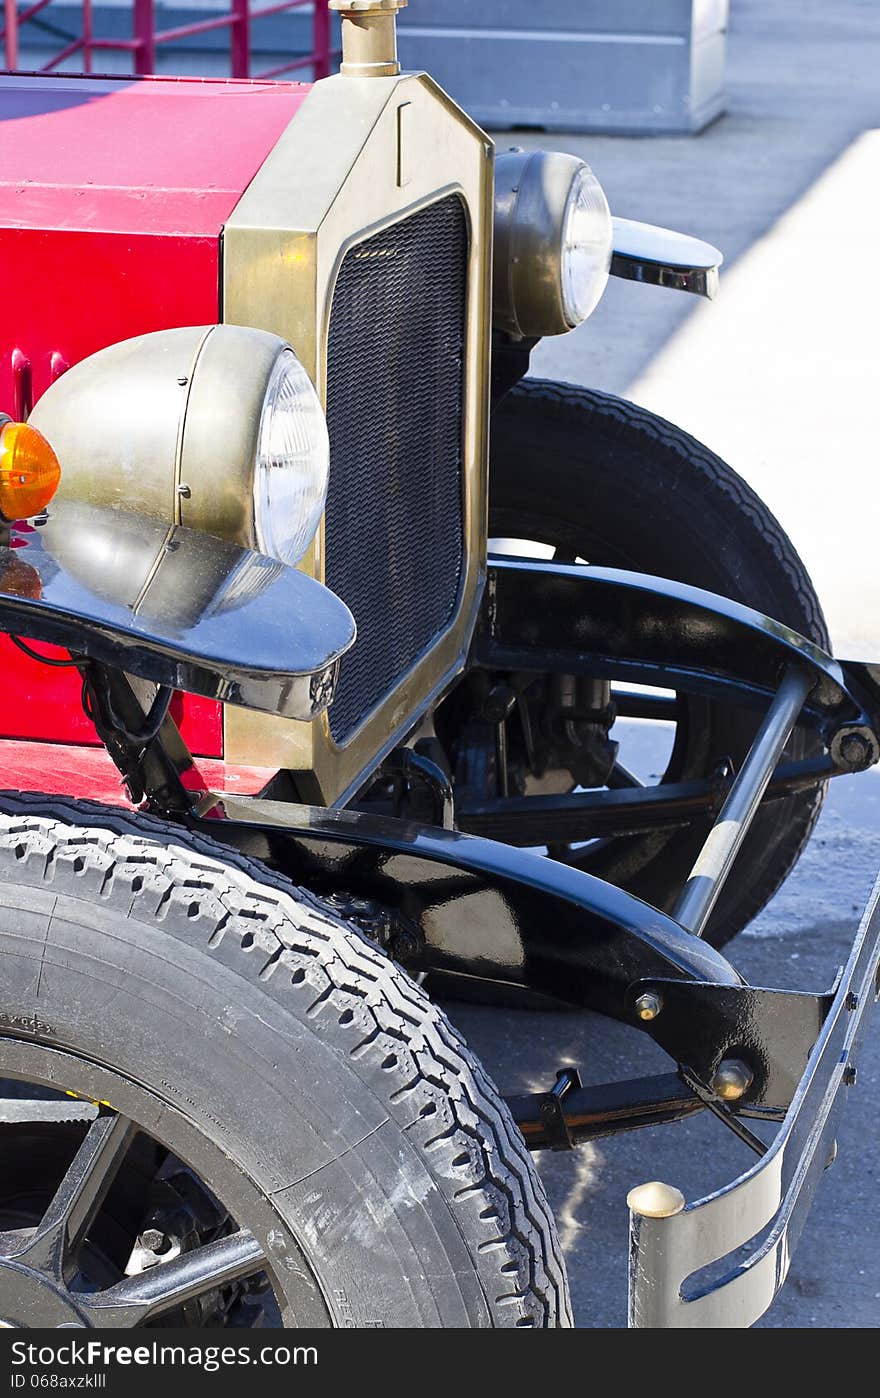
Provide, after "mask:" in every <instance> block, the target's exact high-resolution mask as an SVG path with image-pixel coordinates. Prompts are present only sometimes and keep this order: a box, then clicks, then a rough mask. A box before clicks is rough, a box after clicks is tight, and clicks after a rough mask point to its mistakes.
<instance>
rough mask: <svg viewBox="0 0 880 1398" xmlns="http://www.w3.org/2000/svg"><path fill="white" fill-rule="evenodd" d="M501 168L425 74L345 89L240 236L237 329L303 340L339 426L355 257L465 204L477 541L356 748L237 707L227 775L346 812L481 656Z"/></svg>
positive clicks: (467, 435) (467, 363)
mask: <svg viewBox="0 0 880 1398" xmlns="http://www.w3.org/2000/svg"><path fill="white" fill-rule="evenodd" d="M493 153H494V152H493V146H492V143H491V141H490V140H489V138H488V137H487V136H486V135H485V134H484V133H483V132H482V131H480V129H479V127H477V126H475V125H474V123H473V122H471V120H470V119H469V118H468V117H467V116H465V114H464V113H462V112H461V111H460V110H459V109H458V108H457V107H456V106H455V104H454V103H453V102H452V101H451V99H450V98H448V97H447V96H446V94H445V93H443V92H442V91H441V89H440V88H438V87H437V85H436V84H435V83H434V82H433V81H432V80H431V79H430V78H428V77H426V76H425V75H423V74H417V75H405V76H402V77H399V78H369V79H365V78H349V77H345V76H339V75H337V76H335V77H332V78H328V79H326V80H325V81H323V82H320V83H318V84H316V85H315V87H313V88H312V90H311V91H310V93H309V96H308V98H307V99H306V101H305V102H304V103H303V105H302V107H301V108H300V109H299V111H298V113H297V115H296V117H295V118H294V120H293V121H292V122H291V124H290V126H289V127H288V128H287V130H286V131H285V132H284V133H283V135H282V137H281V139H280V140H279V142H278V143H277V145H276V147H275V149H274V150H273V151H272V152H271V154H270V156H269V157H268V159H267V160H266V162H265V163H264V165H263V167H262V169H261V170H260V171H259V172H258V173H257V175H256V176H255V178H254V180H253V181H252V183H251V185H250V186H249V188H248V190H247V191H246V193H245V194H244V196H243V197H242V199H241V200H240V201H239V204H238V206H237V207H236V209H235V210H234V212H233V214H232V215H231V217H230V219H229V220H228V221H227V224H226V226H225V228H224V233H223V259H222V266H223V282H222V313H223V319H224V320H226V321H232V322H234V323H237V324H244V325H253V326H257V327H258V328H260V329H266V330H272V331H273V332H274V333H276V334H279V335H282V336H283V337H284V338H285V339H287V340H288V341H289V342H290V343H291V344H292V345H293V347H294V349H295V350H296V352H297V354H298V356H299V358H300V360H301V361H302V363H303V364H304V365H305V367H306V369H307V371H308V372H309V374H310V375H311V377H312V379H313V381H314V383H315V385H316V387H317V389H318V392H319V393H320V395H321V397H322V400H323V401H324V404H325V408H326V409H327V411H328V414H329V415H330V417H331V418H332V412H333V409H332V405H331V404H330V402H329V400H328V372H329V365H328V343H329V338H330V329H331V317H332V304H333V294H334V288H335V287H336V285H337V280H338V277H339V275H340V270H341V268H342V267H343V265H344V263H345V259H346V257H347V256H348V254H349V253H350V251H352V250H353V249H355V250H356V249H357V248H358V247H359V246H363V245H364V244H366V243H368V242H369V241H370V240H371V239H372V238H373V237H375V235H377V234H384V235H386V236H388V237H394V236H395V235H394V233H393V231H392V230H393V229H394V228H395V227H398V226H399V225H400V224H401V223H405V221H406V220H408V219H410V218H413V217H417V216H418V215H419V214H420V212H421V211H422V210H425V209H426V208H429V207H430V206H435V205H437V204H438V203H441V202H442V201H444V200H447V199H448V198H450V197H453V196H454V197H455V198H456V199H457V200H458V201H460V204H461V207H462V208H463V210H464V212H465V214H466V219H467V229H468V234H469V244H468V250H467V278H466V290H465V299H466V307H467V315H466V333H465V340H464V356H463V364H462V379H461V383H462V386H463V392H462V403H463V411H462V420H461V429H462V430H461V441H462V458H461V478H462V487H463V489H462V496H461V502H462V515H461V528H462V538H463V541H464V542H463V550H462V560H461V572H460V583H459V590H458V599H457V607H456V608H455V609H454V612H453V615H452V616H451V620H450V622H449V624H448V625H447V626H446V628H445V630H444V631H442V632H441V633H440V634H439V635H437V636H436V638H435V639H434V640H432V641H431V642H430V644H428V646H427V648H426V649H425V650H424V651H423V653H421V654H420V655H419V656H417V657H414V658H413V659H412V663H411V664H410V665H409V666H408V668H407V667H404V669H403V671H402V673H400V675H399V676H396V677H392V679H393V681H394V682H393V687H392V688H391V689H390V690H389V691H388V692H387V693H385V694H384V695H383V696H380V698H379V700H378V702H377V703H376V704H375V707H373V708H372V710H371V711H370V712H369V714H368V716H367V718H366V720H365V721H363V722H359V723H358V724H357V725H356V726H353V727H352V728H351V729H350V731H348V730H344V731H340V729H338V728H337V730H336V734H337V736H339V737H342V738H343V741H341V742H340V741H337V736H334V730H333V727H332V726H331V720H330V718H329V717H328V716H327V715H324V716H323V717H322V718H321V719H320V720H315V721H314V722H313V723H311V724H303V723H291V722H289V721H286V720H282V719H277V718H272V717H267V716H265V715H254V714H251V713H247V712H245V711H244V710H239V709H236V708H234V707H232V706H231V705H227V707H226V709H225V711H224V756H225V759H226V762H227V763H228V764H230V765H235V764H242V765H244V764H247V765H252V766H262V767H267V768H286V769H287V770H289V771H291V772H292V774H293V775H294V779H295V782H296V785H297V789H298V792H299V794H300V797H301V799H302V800H304V801H309V802H314V803H315V804H322V805H334V804H344V803H345V801H346V800H348V799H349V798H350V797H351V796H352V795H353V794H354V792H355V791H356V790H357V788H358V787H359V785H360V784H361V783H362V782H363V781H364V779H365V778H366V776H367V775H368V774H369V772H370V771H371V770H372V769H373V768H374V767H375V766H376V765H377V763H378V762H379V761H380V760H381V758H382V757H383V756H384V754H385V753H386V752H387V751H389V750H390V749H391V748H392V747H393V746H395V745H396V744H397V743H399V742H400V741H401V739H402V738H403V736H404V735H405V734H406V732H407V730H408V729H410V728H411V727H412V726H413V725H414V724H415V723H417V722H418V721H419V719H420V717H421V716H422V714H423V713H424V712H425V711H426V709H427V708H429V706H430V705H431V703H432V702H433V701H434V700H435V699H436V698H437V697H439V695H440V694H442V693H443V691H444V690H445V689H446V688H447V687H448V685H449V683H450V682H451V681H452V679H453V678H454V676H455V674H456V673H457V672H458V671H459V670H460V668H461V666H462V664H463V662H464V657H465V655H466V653H467V648H468V644H469V641H470V634H471V631H472V627H473V623H474V620H475V617H476V612H477V607H478V604H479V599H480V595H481V590H482V586H483V583H484V581H485V563H486V470H487V466H486V461H487V430H488V401H489V387H488V385H489V344H490V333H491V330H490V327H491V305H490V293H491V287H490V276H491V240H492V215H493V194H494V191H493ZM372 367H373V366H372V365H371V364H369V363H360V364H358V365H354V364H353V365H352V366H351V374H352V376H355V375H356V376H357V377H358V379H359V380H360V378H361V376H363V378H364V379H365V381H366V382H367V385H369V382H370V375H371V369H372ZM366 397H367V401H369V393H367V395H366ZM331 473H332V463H331ZM331 488H332V487H331ZM364 508H369V504H367V505H365V506H364ZM326 525H327V516H325V523H324V527H323V528H322V530H321V531H319V534H318V536H317V537H316V539H315V542H314V544H313V546H312V548H311V549H310V551H309V553H308V554H307V555H306V557H305V558H304V559H303V560H302V562H301V564H300V567H301V568H303V569H304V570H306V571H308V572H310V573H311V574H312V575H313V576H315V577H317V578H318V579H319V580H321V581H329V579H328V576H327V555H326V546H325V532H326ZM356 644H357V643H356Z"/></svg>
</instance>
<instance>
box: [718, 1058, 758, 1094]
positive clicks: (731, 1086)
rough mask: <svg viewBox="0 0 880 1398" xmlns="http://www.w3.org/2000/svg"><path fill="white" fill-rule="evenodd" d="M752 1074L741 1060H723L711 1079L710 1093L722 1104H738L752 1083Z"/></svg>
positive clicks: (746, 1064)
mask: <svg viewBox="0 0 880 1398" xmlns="http://www.w3.org/2000/svg"><path fill="white" fill-rule="evenodd" d="M754 1077H755V1075H754V1073H753V1072H752V1070H751V1068H750V1067H749V1065H748V1063H743V1061H742V1059H741V1058H724V1059H722V1060H721V1062H720V1063H719V1064H718V1068H717V1069H716V1072H715V1076H714V1078H713V1079H712V1091H713V1092H714V1093H715V1094H716V1095H717V1096H718V1097H720V1098H721V1100H722V1102H738V1101H739V1099H740V1097H742V1096H743V1095H744V1094H745V1093H746V1092H748V1090H749V1088H750V1087H751V1085H752V1082H753V1081H754Z"/></svg>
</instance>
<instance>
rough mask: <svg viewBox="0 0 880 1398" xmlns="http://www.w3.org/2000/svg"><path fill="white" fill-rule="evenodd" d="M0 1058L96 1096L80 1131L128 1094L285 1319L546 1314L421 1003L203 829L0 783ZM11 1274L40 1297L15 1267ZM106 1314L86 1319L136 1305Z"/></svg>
mask: <svg viewBox="0 0 880 1398" xmlns="http://www.w3.org/2000/svg"><path fill="white" fill-rule="evenodd" d="M0 1078H3V1079H9V1078H15V1079H23V1080H25V1081H26V1082H27V1083H28V1084H31V1083H36V1084H38V1087H39V1090H40V1091H42V1092H44V1090H45V1088H47V1087H48V1088H51V1089H53V1090H54V1092H55V1093H56V1094H58V1093H65V1092H66V1093H69V1094H75V1095H76V1097H77V1098H78V1099H79V1100H87V1101H89V1102H95V1103H102V1104H103V1106H102V1107H101V1108H100V1111H101V1113H102V1115H101V1116H100V1117H99V1118H98V1119H97V1125H96V1126H94V1131H93V1133H92V1134H93V1136H94V1132H95V1131H96V1132H98V1134H99V1135H100V1132H101V1131H102V1130H103V1131H104V1132H105V1135H106V1134H107V1132H110V1133H111V1134H112V1132H113V1131H114V1129H115V1127H114V1124H113V1122H114V1120H116V1121H118V1120H128V1121H131V1122H133V1123H134V1128H135V1129H136V1131H137V1132H138V1133H139V1134H138V1135H137V1136H136V1137H135V1138H134V1139H136V1140H138V1141H142V1140H143V1139H144V1138H145V1137H147V1138H149V1140H150V1141H151V1142H153V1143H159V1144H158V1147H157V1149H158V1148H161V1151H162V1152H164V1151H166V1150H167V1151H168V1152H171V1153H172V1154H173V1157H175V1158H176V1159H178V1160H180V1161H182V1162H183V1163H184V1165H185V1166H186V1167H187V1169H189V1170H191V1171H192V1172H193V1173H194V1175H196V1176H198V1178H199V1180H200V1181H201V1182H202V1184H203V1186H204V1187H205V1189H206V1190H207V1191H209V1192H210V1194H211V1197H216V1199H217V1200H218V1201H220V1203H222V1205H223V1207H224V1208H225V1209H226V1210H228V1212H229V1217H230V1219H231V1223H230V1225H229V1228H232V1229H237V1230H239V1231H241V1230H244V1232H245V1233H247V1234H248V1235H252V1237H253V1238H254V1239H256V1241H257V1244H258V1246H259V1249H260V1250H261V1255H262V1258H263V1261H261V1262H260V1263H259V1264H255V1267H256V1269H257V1270H259V1269H260V1267H264V1269H265V1273H266V1275H267V1276H268V1278H269V1282H270V1285H271V1288H272V1290H273V1292H274V1296H275V1298H276V1300H277V1304H278V1308H279V1311H280V1316H281V1320H282V1323H283V1324H284V1325H286V1326H303V1325H328V1326H356V1327H360V1326H369V1327H375V1326H382V1327H419V1328H423V1327H500V1328H503V1327H536V1326H537V1327H554V1326H566V1325H569V1324H570V1323H571V1315H570V1308H569V1301H568V1294H567V1287H566V1279H565V1268H564V1263H563V1261H562V1258H561V1254H560V1251H559V1244H558V1240H557V1237H556V1232H555V1228H554V1224H553V1220H552V1216H551V1214H550V1211H549V1207H548V1205H547V1201H546V1198H545V1196H544V1192H543V1189H542V1186H541V1184H540V1182H539V1180H538V1178H537V1175H536V1172H535V1170H534V1168H533V1166H532V1163H531V1159H530V1157H529V1155H528V1152H527V1151H526V1148H525V1145H524V1142H523V1140H522V1137H521V1136H520V1134H519V1132H518V1131H517V1129H516V1127H515V1125H514V1123H513V1121H512V1119H511V1117H510V1115H509V1113H508V1111H507V1109H506V1107H505V1106H504V1104H503V1103H502V1101H501V1100H500V1098H499V1097H498V1094H497V1092H496V1090H495V1088H494V1087H493V1085H492V1084H491V1082H490V1081H489V1080H488V1078H487V1077H486V1074H485V1073H484V1071H483V1070H482V1068H481V1066H480V1064H479V1063H478V1062H477V1060H476V1059H475V1058H474V1057H473V1056H472V1055H471V1054H470V1052H469V1051H468V1049H467V1048H466V1047H465V1045H464V1043H463V1041H462V1040H461V1039H460V1037H459V1036H458V1035H457V1034H456V1032H455V1030H454V1029H453V1028H452V1027H451V1025H450V1024H449V1022H448V1021H447V1019H446V1018H445V1016H444V1015H443V1014H442V1013H441V1012H440V1010H438V1009H437V1007H436V1006H434V1005H433V1004H432V1003H431V1002H430V1001H429V1000H428V999H427V997H426V996H425V995H424V994H423V993H422V992H421V991H420V990H419V988H418V987H417V986H415V985H414V984H413V983H412V982H411V981H410V980H409V978H408V977H407V976H406V975H405V974H404V973H403V971H402V970H401V969H400V968H399V967H397V966H396V965H395V964H394V963H393V962H392V961H390V960H389V958H387V957H386V956H385V955H384V954H383V953H382V952H380V951H379V950H378V949H377V948H376V947H374V946H373V945H372V944H371V943H369V942H368V941H367V940H366V939H365V938H364V937H363V936H362V935H361V934H360V933H359V932H358V931H357V930H356V929H354V928H353V927H351V926H350V925H348V924H346V923H345V922H343V921H342V920H341V919H340V918H338V917H337V916H335V915H334V914H333V912H332V911H331V910H330V909H329V908H327V907H326V906H325V905H324V904H322V903H321V902H320V901H319V900H318V899H316V898H314V897H312V896H311V895H310V894H309V893H308V892H306V891H304V890H302V889H297V888H294V887H293V886H292V885H290V884H289V883H288V882H286V881H285V880H283V879H281V878H278V877H275V876H274V875H272V874H271V873H270V872H269V871H268V870H266V869H265V868H263V867H262V866H260V865H258V864H256V863H254V862H253V861H249V860H247V859H246V858H244V857H242V856H239V855H237V854H235V853H231V852H229V851H226V850H223V849H221V848H220V847H219V846H216V845H214V844H213V843H212V842H210V841H208V840H205V839H203V838H201V837H197V836H191V835H189V834H187V833H185V832H183V831H181V830H179V829H177V828H175V827H171V826H167V825H164V824H162V823H160V822H158V821H155V820H152V819H150V818H145V817H141V816H139V815H138V816H132V815H129V814H127V813H125V812H120V811H113V810H109V809H106V808H102V807H98V806H92V805H91V804H77V803H72V802H68V801H64V800H60V799H51V798H47V797H26V796H17V795H10V794H4V795H0ZM30 1090H31V1089H30V1088H29V1087H19V1088H18V1089H17V1090H16V1091H14V1092H13V1093H12V1095H13V1096H17V1097H21V1096H27V1094H28V1091H30ZM58 1100H61V1099H60V1098H59V1099H58ZM92 1110H94V1109H92ZM108 1113H115V1114H117V1116H116V1117H114V1118H113V1120H108V1117H107V1114H108ZM25 1115H26V1112H25ZM3 1120H8V1114H7V1117H6V1118H3V1117H0V1136H2V1133H3V1131H4V1126H3ZM102 1123H103V1125H102ZM93 1125H94V1123H93ZM90 1129H91V1128H90ZM32 1134H33V1133H32ZM61 1134H62V1135H64V1137H65V1139H66V1138H68V1137H69V1135H70V1127H69V1126H68V1127H67V1128H66V1129H65V1131H64V1132H63V1133H61ZM7 1139H8V1138H7ZM120 1139H122V1137H120ZM99 1144H100V1143H99ZM93 1145H94V1141H93ZM123 1146H124V1142H123ZM87 1147H88V1141H86V1142H85V1145H84V1146H83V1149H87ZM101 1148H102V1149H104V1147H103V1146H102V1147H101ZM95 1149H97V1147H95ZM93 1153H94V1152H93ZM108 1158H109V1157H108ZM67 1168H68V1167H67V1166H66V1165H61V1166H59V1171H58V1174H59V1177H60V1176H61V1175H63V1172H64V1170H65V1169H67ZM113 1168H114V1170H116V1169H117V1168H118V1162H116V1163H114V1166H113ZM3 1178H4V1175H3V1171H2V1169H0V1185H2V1181H3ZM18 1188H19V1191H20V1185H19V1186H18ZM111 1195H112V1190H111ZM111 1195H108V1196H107V1198H108V1200H110V1198H111ZM101 1197H102V1198H103V1196H101ZM44 1203H45V1201H44ZM13 1204H14V1208H17V1209H18V1210H19V1214H20V1213H21V1210H22V1209H23V1208H24V1207H25V1205H24V1204H23V1203H22V1200H21V1198H20V1197H18V1196H17V1197H16V1200H15V1201H13ZM4 1207H6V1209H7V1217H9V1216H11V1215H10V1214H9V1208H10V1207H12V1205H11V1204H9V1202H8V1201H7V1203H6V1204H4V1200H3V1199H2V1198H0V1220H2V1217H3V1212H4ZM98 1207H101V1205H100V1204H99V1206H98ZM14 1208H13V1212H14ZM36 1213H37V1216H36V1217H34V1219H33V1220H32V1223H33V1226H34V1227H35V1228H36V1230H37V1234H38V1233H39V1228H40V1226H41V1225H40V1221H39V1213H40V1209H39V1208H37V1209H36ZM50 1214H51V1210H48V1211H47V1214H46V1216H47V1217H48V1216H49V1215H50ZM117 1214H118V1217H117V1220H116V1221H115V1223H114V1227H115V1228H116V1232H117V1233H118V1231H119V1228H120V1227H122V1226H123V1225H122V1224H120V1222H119V1218H122V1217H124V1216H125V1210H124V1209H122V1208H119V1209H118V1210H117ZM44 1222H45V1220H44ZM5 1226H6V1227H7V1229H8V1228H9V1226H10V1225H9V1224H8V1223H7V1224H6V1225H5ZM22 1226H23V1225H22V1221H21V1218H20V1217H19V1218H18V1222H17V1224H16V1228H17V1229H18V1232H14V1233H9V1232H6V1233H5V1234H4V1233H3V1227H4V1225H3V1223H2V1221H0V1316H3V1317H4V1318H5V1319H6V1320H7V1321H9V1320H10V1319H11V1321H12V1322H13V1323H16V1324H18V1323H21V1324H33V1323H36V1322H34V1321H33V1320H28V1319H27V1316H26V1315H25V1317H24V1319H20V1318H17V1313H16V1311H15V1308H16V1307H17V1306H18V1307H25V1302H24V1301H23V1300H22V1299H21V1296H22V1294H23V1292H22V1287H23V1286H24V1283H22V1284H21V1285H19V1284H18V1282H17V1281H16V1277H19V1281H20V1276H19V1274H18V1273H15V1269H14V1268H13V1267H10V1266H9V1262H8V1259H9V1258H10V1257H11V1256H12V1255H13V1254H14V1253H15V1248H17V1247H19V1246H20V1240H21V1228H22ZM228 1231H229V1229H227V1232H228ZM35 1236H36V1235H35ZM235 1236H238V1235H237V1234H236V1235H235ZM98 1237H99V1226H98V1216H97V1214H96V1218H95V1220H93V1221H92V1222H91V1223H90V1225H89V1230H88V1236H86V1237H85V1238H81V1239H80V1244H81V1245H82V1248H83V1249H84V1255H86V1254H88V1251H89V1246H92V1251H93V1253H94V1255H95V1256H96V1257H99V1261H98V1262H94V1263H93V1264H92V1265H93V1267H95V1268H98V1269H99V1270H101V1269H103V1271H104V1272H106V1270H107V1268H108V1267H111V1268H112V1265H113V1257H114V1250H113V1248H111V1247H109V1245H107V1246H104V1247H103V1251H102V1250H101V1248H100V1247H98V1243H97V1242H96V1241H95V1240H96V1239H98ZM10 1238H11V1239H13V1242H12V1243H10V1242H9V1239H10ZM90 1238H91V1240H92V1243H91V1244H90V1241H89V1239H90ZM4 1239H5V1240H6V1241H5V1243H4ZM16 1240H17V1241H16ZM221 1241H222V1240H221ZM223 1245H224V1246H227V1247H231V1246H232V1245H231V1244H228V1245H227V1244H225V1243H224V1244H223ZM115 1246H116V1254H118V1256H117V1257H116V1264H115V1265H116V1266H117V1268H118V1267H120V1266H122V1262H121V1261H120V1259H123V1260H124V1256H125V1247H126V1246H127V1245H125V1246H123V1245H121V1244H117V1245H115ZM120 1246H122V1251H121V1252H120V1251H119V1248H120ZM10 1249H12V1251H10ZM36 1251H37V1253H39V1249H36ZM15 1255H16V1256H17V1255H18V1254H17V1253H15ZM99 1255H100V1256H99ZM218 1256H219V1254H218ZM68 1261H69V1263H70V1265H69V1266H66V1267H65V1276H69V1275H70V1274H71V1272H72V1270H75V1269H74V1267H73V1263H74V1262H75V1261H76V1259H73V1258H71V1259H68ZM78 1265H79V1266H80V1268H81V1269H84V1270H85V1273H86V1280H87V1282H88V1283H89V1285H88V1286H86V1285H85V1283H83V1286H84V1290H82V1291H77V1290H76V1284H75V1283H72V1284H71V1286H72V1287H73V1291H72V1292H71V1296H70V1297H67V1299H66V1300H65V1302H64V1304H65V1305H67V1304H68V1302H69V1305H70V1307H71V1308H72V1312H73V1311H76V1308H77V1307H82V1308H83V1314H84V1315H86V1316H87V1320H86V1322H85V1323H88V1324H92V1323H95V1322H94V1320H93V1318H92V1319H89V1318H88V1317H93V1316H94V1314H95V1313H96V1312H95V1306H96V1302H95V1299H94V1292H95V1286H96V1284H98V1285H101V1286H104V1287H105V1288H106V1286H107V1285H108V1284H112V1278H111V1279H110V1283H108V1280H107V1277H106V1276H102V1277H100V1278H97V1280H96V1278H95V1277H89V1276H88V1263H82V1262H79V1263H78ZM253 1270H254V1267H252V1268H251V1271H253ZM170 1275H171V1273H170V1272H169V1276H170ZM149 1276H150V1278H155V1279H157V1280H158V1282H161V1276H162V1265H161V1259H160V1265H158V1266H156V1267H154V1268H153V1270H152V1271H151V1272H150V1273H149ZM4 1287H5V1292H4ZM160 1289H161V1287H160ZM24 1290H26V1291H27V1295H28V1300H27V1307H29V1308H30V1309H29V1312H28V1313H29V1314H31V1315H35V1316H38V1317H42V1319H41V1321H40V1323H49V1324H54V1323H58V1322H57V1321H55V1320H52V1319H49V1320H48V1321H47V1320H46V1315H45V1314H44V1312H43V1311H42V1310H41V1306H42V1305H43V1300H44V1299H45V1298H44V1293H43V1291H42V1290H41V1286H40V1279H39V1276H36V1277H35V1278H33V1279H31V1278H29V1279H28V1281H27V1285H26V1286H24ZM49 1290H50V1289H47V1292H46V1295H48V1294H49ZM135 1291H136V1288H135V1289H134V1290H133V1289H132V1285H129V1286H128V1288H127V1290H126V1292H125V1295H126V1296H128V1297H131V1296H133V1295H134V1294H135ZM106 1294H109V1293H106ZM120 1294H121V1293H120ZM53 1295H54V1293H53ZM46 1304H48V1302H47V1303H46ZM53 1304H54V1302H53ZM27 1307H25V1308H27ZM117 1309H118V1308H117ZM115 1314H116V1312H114V1315H115ZM132 1315H133V1317H134V1318H133V1319H132V1320H131V1322H129V1321H128V1320H126V1319H125V1318H124V1317H123V1318H122V1319H119V1318H117V1319H115V1320H113V1321H112V1323H114V1324H128V1323H132V1324H141V1323H155V1322H156V1321H158V1322H160V1323H161V1310H160V1311H157V1312H150V1313H149V1314H147V1313H145V1312H143V1313H140V1319H138V1313H136V1311H132ZM145 1316H146V1319H145ZM105 1323H106V1322H105Z"/></svg>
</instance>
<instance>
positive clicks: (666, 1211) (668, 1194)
mask: <svg viewBox="0 0 880 1398" xmlns="http://www.w3.org/2000/svg"><path fill="white" fill-rule="evenodd" d="M626 1202H627V1204H628V1205H629V1207H630V1209H631V1210H632V1212H633V1213H634V1214H640V1215H641V1217H642V1218H673V1217H674V1215H675V1214H680V1213H681V1211H682V1209H683V1208H684V1206H685V1198H684V1195H683V1194H682V1192H681V1190H680V1189H676V1188H675V1186H674V1185H671V1184H664V1183H663V1181H662V1180H651V1181H650V1183H649V1184H639V1185H636V1187H635V1189H631V1190H630V1192H629V1194H628V1195H627V1196H626Z"/></svg>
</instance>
